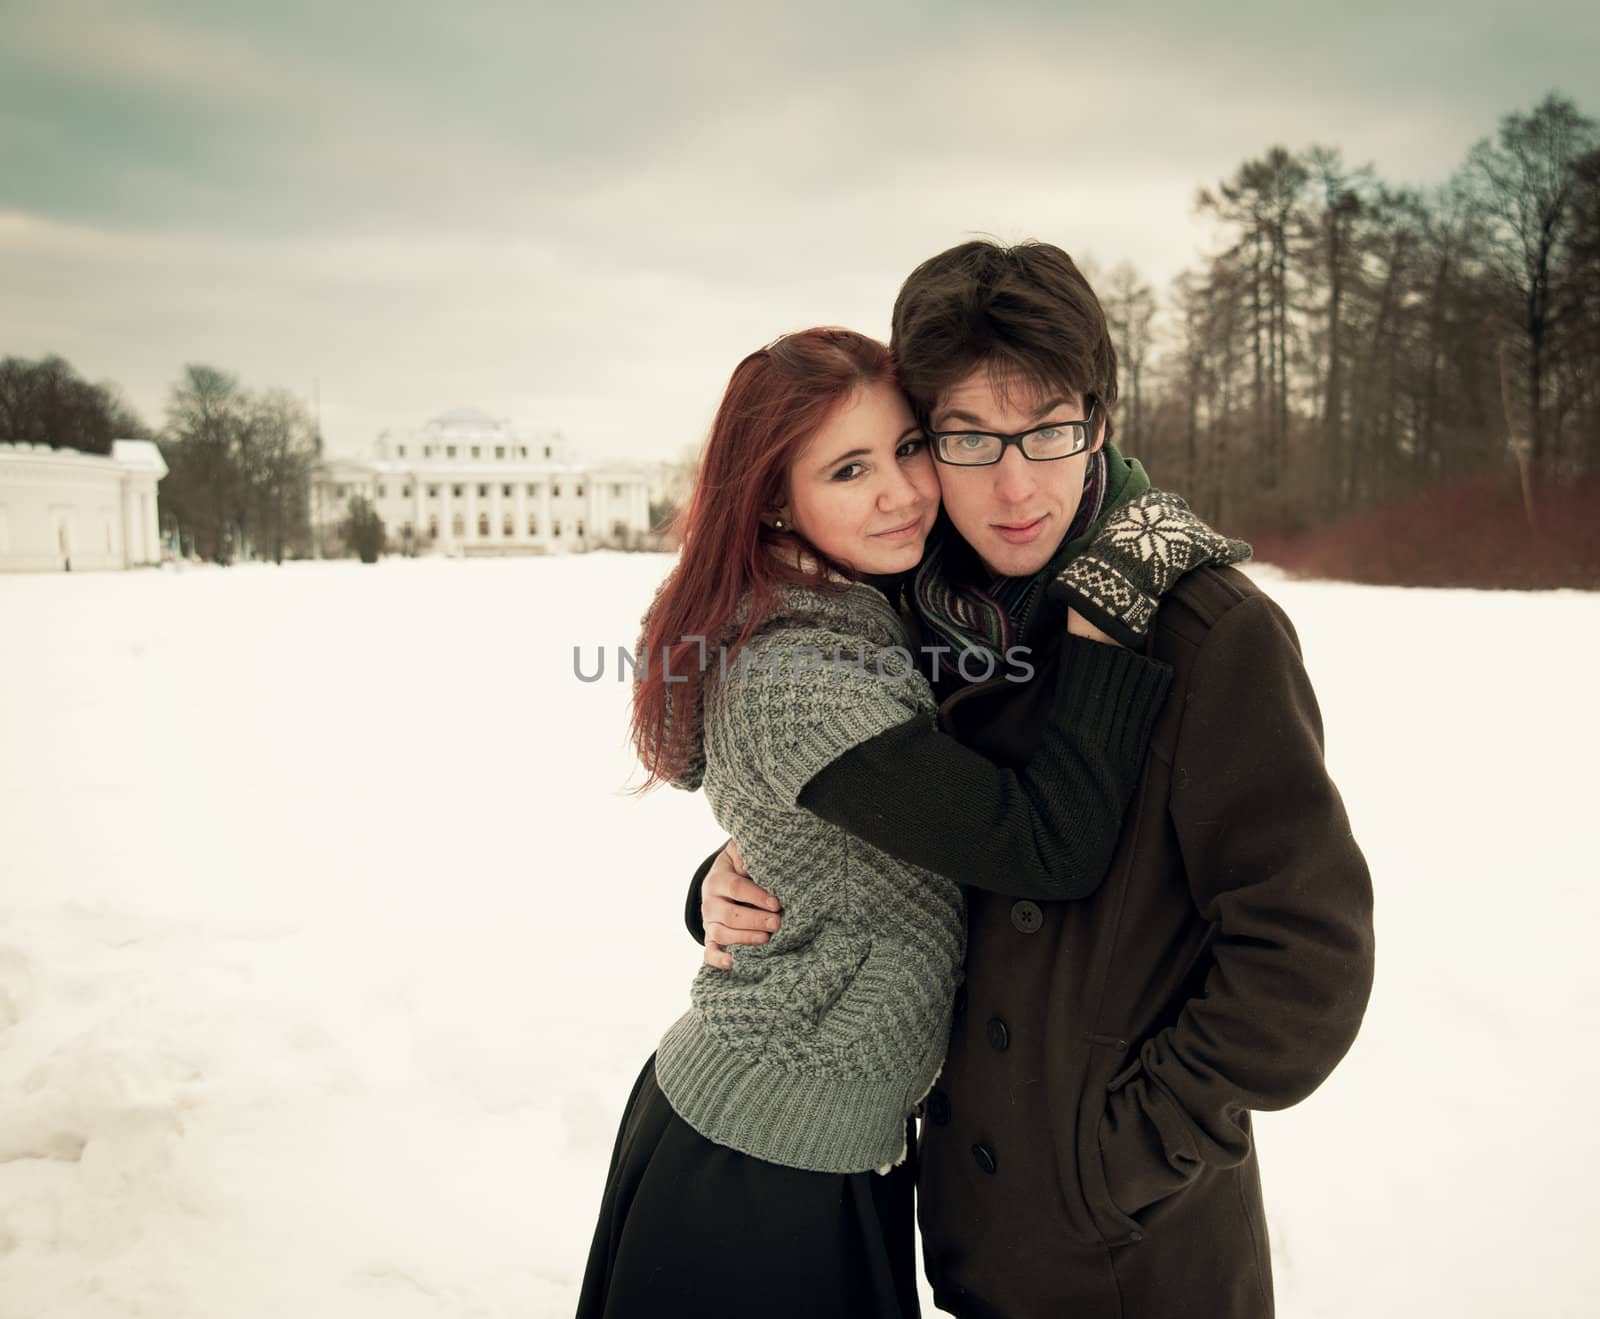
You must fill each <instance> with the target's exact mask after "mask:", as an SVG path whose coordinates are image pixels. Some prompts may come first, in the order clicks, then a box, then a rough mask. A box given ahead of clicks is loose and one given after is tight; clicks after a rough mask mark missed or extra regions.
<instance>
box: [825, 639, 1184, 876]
mask: <svg viewBox="0 0 1600 1319" xmlns="http://www.w3.org/2000/svg"><path fill="white" fill-rule="evenodd" d="M1061 641H1062V653H1061V655H1060V662H1059V664H1058V665H1057V667H1056V673H1055V683H1056V688H1055V691H1054V692H1053V694H1052V697H1051V700H1050V702H1049V707H1048V711H1047V715H1046V723H1045V727H1044V730H1043V734H1042V737H1041V740H1040V743H1039V748H1038V750H1037V751H1036V752H1035V753H1034V756H1033V758H1032V760H1031V761H1030V762H1029V763H1028V764H1027V765H1026V766H1024V767H1023V768H1020V769H1016V770H1013V769H1008V768H1002V767H1000V766H997V765H995V764H994V763H993V762H992V761H990V760H988V759H987V758H986V757H984V756H983V755H981V754H979V753H978V752H976V751H973V750H971V749H970V748H968V747H966V746H963V745H962V744H961V743H960V742H958V741H957V740H956V739H955V738H954V737H951V736H948V735H947V734H944V733H941V732H939V731H938V729H937V727H936V726H935V724H934V720H933V718H932V717H931V716H923V717H921V718H918V719H913V720H911V721H909V722H906V723H903V724H901V725H899V726H897V727H895V728H892V729H890V730H889V731H887V732H885V733H882V734H880V735H879V736H877V737H875V738H873V739H871V740H870V741H867V742H864V743H862V744H860V745H858V746H857V747H855V748H853V749H852V750H850V751H848V752H847V753H845V754H844V755H841V756H840V757H839V758H838V759H837V760H835V761H834V762H833V763H831V764H830V765H828V766H826V767H825V768H823V769H822V770H821V771H820V772H819V773H818V774H817V775H816V776H815V777H814V778H813V779H812V780H811V781H810V782H809V783H808V784H807V785H806V787H805V789H804V791H803V792H802V793H801V795H800V805H801V806H803V807H805V808H806V809H807V810H810V811H813V812H814V813H816V814H817V815H819V816H821V817H822V818H823V819H825V820H827V821H828V822H829V823H830V824H834V825H837V826H838V827H839V828H841V829H844V830H845V831H847V832H848V833H850V834H853V835H854V836H856V837H858V838H861V839H864V840H865V841H866V842H869V843H871V844H872V845H873V846H875V847H879V848H882V849H883V850H884V851H885V852H888V853H890V854H891V855H893V856H897V857H899V858H901V859H902V860H905V861H910V862H912V863H913V864H915V865H919V866H922V867H923V868H924V869H927V870H932V871H935V872H937V873H938V874H941V875H944V876H945V877H947V878H949V879H952V880H955V881H956V882H958V883H962V884H970V885H972V886H974V887H977V888H982V889H988V890H990V891H993V892H997V893H1004V894H1008V895H1010V896H1012V897H1026V898H1042V899H1051V900H1056V899H1070V898H1081V897H1084V896H1086V895H1087V894H1089V893H1092V892H1093V891H1094V890H1095V889H1096V888H1097V887H1098V886H1099V884H1100V882H1101V880H1102V879H1103V878H1104V877H1105V873H1106V870H1107V868H1108V867H1109V866H1110V863H1111V858H1112V855H1113V853H1114V852H1115V849H1116V844H1117V837H1118V835H1119V833H1120V832H1121V826H1122V817H1123V815H1124V814H1125V812H1126V810H1127V808H1128V805H1129V803H1130V802H1131V800H1132V798H1133V794H1134V793H1135V792H1136V791H1137V788H1138V784H1139V780H1140V778H1141V775H1142V770H1143V766H1144V760H1145V756H1146V754H1147V750H1148V746H1149V741H1150V732H1151V729H1152V728H1153V727H1154V723H1155V718H1156V715H1157V714H1158V713H1159V712H1160V709H1161V705H1162V702H1163V700H1164V699H1165V696H1166V691H1167V685H1168V682H1169V681H1170V679H1171V670H1170V669H1169V668H1168V667H1167V666H1166V665H1164V664H1161V663H1158V662H1156V661H1154V660H1149V659H1146V658H1144V657H1143V656H1141V655H1138V654H1136V653H1135V652H1133V651H1130V650H1123V649H1120V648H1118V647H1115V646H1108V645H1104V644H1101V643H1099V642H1095V641H1090V640H1087V639H1085V638H1082V637H1074V636H1063V637H1062V639H1061Z"/></svg>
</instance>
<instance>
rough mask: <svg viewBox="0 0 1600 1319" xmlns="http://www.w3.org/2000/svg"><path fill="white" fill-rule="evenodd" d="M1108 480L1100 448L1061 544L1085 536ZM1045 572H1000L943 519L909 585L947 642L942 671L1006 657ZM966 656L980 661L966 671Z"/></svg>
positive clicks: (984, 665) (932, 629) (960, 674)
mask: <svg viewBox="0 0 1600 1319" xmlns="http://www.w3.org/2000/svg"><path fill="white" fill-rule="evenodd" d="M1106 484H1107V482H1106V450H1105V449H1104V448H1101V449H1099V450H1096V451H1095V452H1094V453H1093V454H1091V455H1090V457H1089V463H1088V466H1087V468H1086V469H1085V471H1084V477H1083V497H1082V498H1081V499H1080V500H1079V501H1078V511H1077V513H1076V514H1075V515H1074V516H1073V519H1072V525H1071V526H1070V527H1069V528H1068V529H1067V534H1066V535H1065V536H1063V537H1062V538H1061V541H1060V543H1061V544H1062V545H1067V544H1070V543H1071V542H1072V541H1074V540H1077V539H1078V538H1079V537H1080V536H1083V535H1085V534H1086V533H1087V532H1088V530H1089V528H1090V527H1092V526H1093V525H1094V524H1095V522H1096V521H1097V520H1098V519H1099V517H1100V514H1101V512H1102V511H1103V508H1104V505H1105V498H1106ZM1042 577H1043V574H1042V573H1034V574H1033V575H1032V576H1029V577H999V576H996V575H995V574H993V573H991V572H989V571H988V569H986V568H985V567H984V566H983V564H982V562H981V561H980V560H979V559H978V556H977V555H976V554H974V553H973V552H972V549H971V547H970V546H968V545H967V543H966V542H965V541H963V540H962V539H961V537H960V536H959V535H958V534H957V533H956V530H955V528H954V527H953V526H951V525H950V523H949V520H948V519H947V518H940V519H939V525H938V526H937V527H936V528H935V530H934V533H933V535H932V536H930V537H929V538H928V545H927V549H926V551H925V552H924V554H923V558H922V562H921V563H920V564H919V565H918V567H917V571H916V576H915V577H914V578H913V579H912V584H911V591H912V599H913V600H914V601H915V604H916V610H917V613H918V614H919V615H920V616H921V619H922V624H923V626H924V627H925V628H926V629H927V631H928V633H929V634H931V635H932V636H933V637H934V638H936V639H937V642H938V644H940V645H943V646H948V647H949V650H948V651H944V652H941V653H940V654H939V657H938V664H939V674H940V676H941V677H949V678H964V676H965V672H966V671H969V670H972V669H976V671H980V672H982V671H988V670H989V666H990V665H994V664H999V663H1000V662H1001V661H1003V660H1004V658H1005V655H1006V652H1007V651H1008V650H1010V648H1011V647H1012V645H1013V644H1015V642H1016V639H1017V635H1018V629H1019V626H1020V623H1021V620H1022V618H1023V615H1024V613H1025V612H1026V610H1027V607H1028V602H1029V601H1030V600H1032V598H1033V594H1034V590H1035V588H1036V587H1038V586H1040V585H1041V581H1042ZM968 655H970V656H972V658H973V660H974V661H976V664H975V665H971V664H969V665H968V670H963V668H962V659H963V657H965V656H968Z"/></svg>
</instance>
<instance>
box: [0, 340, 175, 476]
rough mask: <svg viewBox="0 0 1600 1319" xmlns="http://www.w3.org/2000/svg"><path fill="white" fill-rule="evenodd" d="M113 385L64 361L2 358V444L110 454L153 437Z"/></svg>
mask: <svg viewBox="0 0 1600 1319" xmlns="http://www.w3.org/2000/svg"><path fill="white" fill-rule="evenodd" d="M149 435H150V432H149V430H148V429H147V428H146V426H145V424H144V422H143V421H141V420H140V419H139V418H138V417H137V416H136V415H135V414H134V412H133V410H132V409H131V408H129V407H128V405H127V404H126V403H124V402H123V400H122V396H121V394H119V393H118V392H117V387H116V386H115V385H112V384H104V383H103V384H91V383H90V382H89V381H87V380H84V379H83V378H82V377H81V376H79V375H78V373H77V372H76V371H74V370H73V369H72V367H71V365H70V364H69V363H68V362H66V361H64V360H63V359H62V358H59V357H46V358H43V359H41V360H40V361H37V362H31V361H29V360H27V359H26V358H22V357H6V358H0V440H5V441H8V442H11V443H17V444H48V445H51V446H52V447H54V448H58V449H82V450H83V451H84V452H85V453H110V452H111V441H112V440H140V439H148V438H149Z"/></svg>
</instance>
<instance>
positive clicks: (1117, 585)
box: [1051, 490, 1250, 646]
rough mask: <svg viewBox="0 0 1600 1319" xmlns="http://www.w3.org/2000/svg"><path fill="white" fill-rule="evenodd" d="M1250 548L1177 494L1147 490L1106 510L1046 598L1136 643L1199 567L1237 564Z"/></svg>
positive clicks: (1119, 638)
mask: <svg viewBox="0 0 1600 1319" xmlns="http://www.w3.org/2000/svg"><path fill="white" fill-rule="evenodd" d="M1249 557H1250V547H1249V546H1248V545H1247V544H1245V542H1244V541H1242V540H1230V539H1229V538H1228V537H1226V536H1224V535H1222V534H1221V533H1220V532H1216V531H1213V530H1212V529H1211V528H1210V527H1208V526H1207V525H1206V524H1205V523H1204V522H1202V521H1200V519H1199V518H1197V517H1195V515H1194V514H1193V513H1192V512H1191V511H1190V510H1189V505H1188V504H1186V503H1185V502H1184V501H1183V500H1182V499H1181V498H1179V496H1177V495H1175V494H1172V493H1171V492H1170V491H1166V490H1149V491H1146V492H1145V493H1144V494H1142V495H1140V496H1139V497H1138V498H1137V499H1134V500H1131V501H1129V502H1128V503H1127V504H1124V505H1123V506H1122V507H1121V508H1119V509H1116V510H1115V511H1113V512H1112V513H1111V514H1110V515H1109V516H1108V517H1107V518H1106V520H1105V523H1104V524H1103V525H1102V526H1101V528H1100V532H1099V534H1098V535H1097V536H1095V538H1094V540H1093V541H1092V542H1091V543H1090V544H1089V546H1088V548H1087V549H1085V550H1084V551H1083V553H1082V554H1080V555H1078V557H1077V558H1075V559H1073V561H1072V562H1071V563H1069V564H1068V565H1067V566H1066V567H1065V568H1063V569H1062V570H1061V572H1060V573H1059V574H1058V575H1057V576H1056V579H1055V581H1054V582H1052V583H1051V593H1052V594H1053V595H1055V596H1056V597H1057V598H1059V599H1061V600H1063V601H1065V602H1066V603H1067V604H1069V605H1071V606H1072V607H1073V608H1074V609H1076V610H1077V611H1078V612H1079V613H1080V614H1082V615H1083V616H1084V617H1085V618H1087V619H1088V620H1089V621H1090V622H1091V623H1093V624H1094V625H1095V626H1096V627H1098V628H1100V629H1101V630H1102V631H1104V632H1107V633H1109V634H1110V635H1111V636H1113V637H1115V638H1116V639H1117V640H1118V641H1120V642H1122V644H1123V645H1125V646H1134V645H1139V644H1142V643H1143V641H1144V638H1145V636H1146V635H1147V634H1148V632H1149V631H1150V620H1151V619H1153V618H1154V617H1155V612H1156V606H1157V605H1158V604H1160V603H1161V597H1162V596H1164V595H1165V594H1166V593H1167V592H1168V591H1169V590H1170V589H1171V588H1172V585H1173V583H1174V582H1176V581H1177V580H1178V578H1180V577H1182V576H1183V575H1184V574H1185V573H1186V572H1190V571H1192V570H1193V569H1195V568H1198V567H1201V566H1202V565H1204V564H1208V563H1209V564H1219V565H1224V564H1233V563H1243V562H1244V561H1245V560H1246V559H1248V558H1249Z"/></svg>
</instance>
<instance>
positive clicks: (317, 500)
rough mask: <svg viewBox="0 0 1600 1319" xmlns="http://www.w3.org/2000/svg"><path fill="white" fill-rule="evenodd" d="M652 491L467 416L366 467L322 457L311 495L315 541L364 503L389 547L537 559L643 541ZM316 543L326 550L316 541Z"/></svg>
mask: <svg viewBox="0 0 1600 1319" xmlns="http://www.w3.org/2000/svg"><path fill="white" fill-rule="evenodd" d="M649 486H650V481H649V477H648V475H647V474H645V473H643V472H641V471H638V470H635V469H633V468H631V467H614V468H613V467H590V466H586V465H584V464H582V463H579V462H577V461H576V460H575V459H574V457H573V453H572V449H571V446H570V445H569V444H568V443H567V441H566V440H565V439H563V438H562V437H561V436H560V435H559V434H543V435H541V434H532V433H526V432H522V431H518V430H515V429H513V428H512V426H511V424H510V423H509V422H507V421H505V420H502V419H500V418H497V417H491V416H489V415H488V414H487V413H484V412H480V411H477V410H476V409H473V408H460V409H457V410H455V411H453V412H446V413H445V414H444V415H442V416H439V417H435V418H434V419H433V420H432V421H430V422H428V423H427V425H425V426H423V427H421V428H420V429H417V430H411V431H384V432H383V433H382V434H380V435H379V436H378V442H377V454H376V456H375V457H373V458H368V459H348V458H327V459H324V460H323V461H322V462H321V463H320V464H318V468H317V476H316V480H315V482H314V483H313V486H312V508H311V516H312V522H313V525H314V526H315V527H316V529H317V534H318V537H319V539H322V538H326V537H330V536H331V535H332V533H333V532H334V529H335V528H337V527H338V525H339V524H340V523H341V522H342V521H344V519H345V518H346V517H347V516H348V513H349V505H350V500H351V498H352V497H353V496H355V495H358V494H360V495H365V496H366V497H367V499H368V500H369V501H370V502H371V504H372V505H373V507H374V508H376V509H377V510H378V515H379V516H380V517H381V518H382V519H383V524H384V529H385V531H386V533H387V536H388V542H389V546H390V548H391V549H397V548H403V547H404V546H406V545H407V544H408V543H409V544H412V545H414V546H415V548H416V549H417V551H418V552H420V553H440V554H530V553H532V554H540V553H562V552H566V551H571V550H587V549H597V548H601V547H604V546H616V547H618V548H634V547H636V546H638V545H639V544H640V543H642V542H643V540H644V538H645V537H646V536H648V534H649V532H650V493H649ZM325 543H326V542H325Z"/></svg>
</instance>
